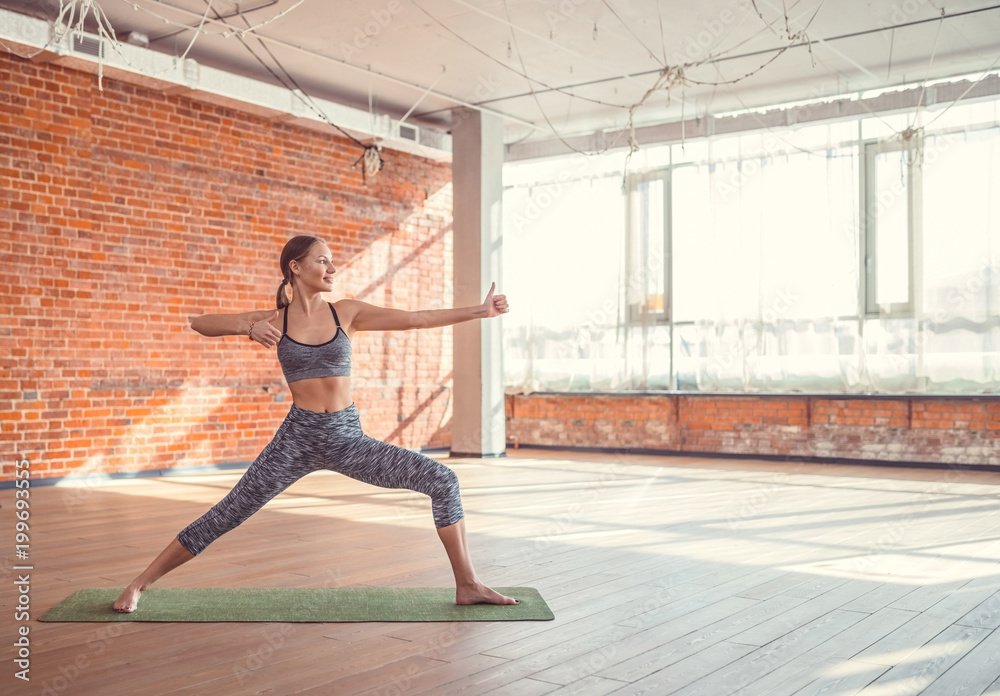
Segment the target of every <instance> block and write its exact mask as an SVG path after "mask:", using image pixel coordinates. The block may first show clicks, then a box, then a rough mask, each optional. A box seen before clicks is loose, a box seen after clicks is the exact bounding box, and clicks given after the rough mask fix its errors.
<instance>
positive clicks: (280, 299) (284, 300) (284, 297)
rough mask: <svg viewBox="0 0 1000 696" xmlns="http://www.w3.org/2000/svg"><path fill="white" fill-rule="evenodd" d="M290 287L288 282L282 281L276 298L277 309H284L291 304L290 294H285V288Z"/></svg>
mask: <svg viewBox="0 0 1000 696" xmlns="http://www.w3.org/2000/svg"><path fill="white" fill-rule="evenodd" d="M286 285H288V281H287V280H283V281H281V285H279V286H278V292H277V293H276V294H275V296H274V306H275V308H276V309H282V308H283V307H287V306H288V305H290V304H291V301H290V300H289V299H288V293H287V292H285V286H286Z"/></svg>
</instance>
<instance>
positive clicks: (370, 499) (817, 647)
mask: <svg viewBox="0 0 1000 696" xmlns="http://www.w3.org/2000/svg"><path fill="white" fill-rule="evenodd" d="M447 461H448V463H449V465H451V466H452V467H453V468H454V469H455V470H456V471H457V472H458V474H459V477H460V480H461V483H462V490H463V497H464V502H465V507H466V512H467V515H468V522H467V524H468V526H469V532H470V545H471V547H472V551H473V556H474V559H475V562H476V565H477V568H478V570H479V573H480V575H481V576H482V577H483V579H484V580H486V581H487V582H489V583H491V584H494V585H500V586H517V585H526V586H532V587H537V588H538V589H539V590H540V591H541V592H542V595H543V596H544V597H545V598H546V600H547V601H548V602H549V604H550V606H551V607H552V609H553V610H554V612H555V614H556V620H555V621H551V622H520V623H492V624H491V623H484V624H479V623H369V624H281V623H268V624H143V623H129V624H51V623H45V624H43V623H39V622H37V620H35V619H37V617H38V616H40V615H41V614H42V613H44V612H45V611H46V610H48V609H49V608H50V607H52V606H53V605H55V604H56V603H58V602H59V601H61V600H62V599H64V598H65V597H67V596H68V595H70V594H71V593H73V592H74V591H76V590H77V589H80V588H83V587H95V586H103V587H121V586H123V585H124V584H126V583H127V582H128V581H129V580H130V579H131V578H132V577H133V576H134V575H135V574H136V573H137V572H138V571H139V570H141V569H142V567H144V566H145V565H146V564H147V563H148V562H149V560H151V559H152V557H153V556H154V555H155V554H156V553H157V552H158V551H159V550H160V549H161V548H162V547H163V545H164V544H165V543H166V542H167V541H169V539H170V538H171V537H172V536H173V535H175V534H176V533H177V531H179V530H180V529H181V528H183V527H184V526H185V525H186V524H188V523H189V522H190V521H192V520H193V519H195V518H196V517H198V516H199V515H200V514H202V513H203V512H204V511H205V510H207V509H208V507H210V506H211V505H212V504H214V503H215V502H216V501H217V500H218V499H219V498H221V497H222V496H223V495H224V494H225V493H226V492H227V491H228V490H229V488H230V487H231V486H232V485H233V484H234V483H235V481H236V480H237V478H238V477H239V475H240V473H241V472H239V471H233V472H222V473H219V472H214V473H205V474H200V475H187V476H171V477H165V478H146V479H132V480H118V481H97V482H95V483H94V484H92V485H77V486H48V487H37V488H33V489H32V491H31V495H32V497H31V502H32V508H31V510H32V516H31V531H32V536H31V554H32V555H31V559H30V563H31V564H32V565H33V566H34V570H33V571H32V573H31V614H32V619H33V620H32V622H31V623H30V629H31V632H30V636H31V677H32V679H31V682H30V684H29V685H25V684H24V683H23V682H20V681H19V680H17V679H15V678H14V676H13V673H14V671H15V670H14V668H13V667H12V662H11V659H12V657H13V653H12V648H11V645H12V643H13V639H14V633H13V628H12V622H11V621H10V617H12V616H13V607H14V604H15V603H16V599H15V597H14V592H13V589H12V587H13V582H12V571H11V570H10V568H11V566H12V565H15V564H16V561H15V560H14V557H13V554H12V552H13V532H12V531H10V530H12V529H13V526H14V517H13V501H14V492H13V491H12V490H4V491H0V504H2V509H0V520H2V523H0V524H2V528H3V529H6V530H8V531H9V533H10V537H11V538H10V539H9V540H8V543H7V547H8V549H7V551H6V553H7V554H8V555H7V558H6V560H7V562H6V563H5V565H4V578H3V590H2V592H0V600H2V604H3V611H4V613H5V616H6V617H7V618H5V620H4V622H3V626H4V627H5V628H4V631H3V636H2V640H0V644H2V645H3V646H4V647H3V648H2V649H0V658H2V659H0V664H3V665H4V667H3V669H4V673H3V674H2V675H0V691H2V693H4V694H8V693H11V694H20V693H25V694H28V693H31V694H72V695H74V696H76V695H80V694H82V695H85V696H86V695H89V694H95V695H99V696H119V695H121V696H124V695H126V694H127V695H129V696H133V695H144V694H153V695H156V696H165V695H170V696H182V695H183V696H188V695H195V694H205V695H211V696H226V695H228V694H273V695H284V694H314V695H320V694H323V695H326V694H336V695H342V694H349V695H352V696H353V695H355V694H358V695H365V696H390V695H398V696H410V695H412V696H416V695H417V694H433V695H437V694H486V693H488V694H493V695H494V696H502V695H505V694H506V695H513V696H533V695H535V694H549V695H552V696H568V695H570V694H572V695H574V696H599V695H603V694H651V695H657V696H659V695H664V696H666V695H667V694H684V695H690V696H693V695H695V694H706V695H711V696H718V695H720V694H742V695H744V696H751V695H757V696H807V695H819V694H823V695H825V696H849V695H852V694H864V695H865V696H882V695H883V694H893V695H894V696H907V695H910V694H926V695H927V696H956V695H963V696H964V695H967V696H977V695H979V694H1000V565H998V557H1000V499H998V493H1000V474H996V473H987V472H962V471H952V470H921V469H904V468H878V467H858V466H848V465H843V466H838V465H819V464H802V463H775V462H761V461H742V460H741V461H737V460H711V459H698V458H691V457H684V458H677V457H673V458H671V457H655V456H639V455H635V456H616V455H611V454H593V453H575V452H554V451H540V450H516V451H511V452H510V454H509V456H508V457H507V458H506V459H502V460H487V461H476V460H447ZM450 584H451V575H450V570H449V569H448V566H447V563H446V560H445V557H444V552H443V549H442V548H441V546H440V544H439V542H438V540H437V536H436V534H435V532H434V530H433V525H432V522H431V517H430V509H429V502H428V501H427V499H426V498H423V497H422V496H419V495H417V494H413V493H410V492H407V491H389V490H383V489H377V488H372V487H368V486H365V485H364V484H360V483H357V482H354V481H351V480H348V479H345V478H343V477H340V476H338V475H335V474H330V473H326V472H321V473H317V474H313V475H311V476H309V477H307V478H305V479H303V480H301V481H299V482H298V483H297V484H295V485H294V486H293V487H292V488H290V489H289V490H288V491H287V492H286V493H284V494H283V495H282V496H279V497H278V498H277V499H275V500H274V501H272V502H271V503H269V504H268V506H267V507H265V508H264V510H262V511H261V512H260V513H258V514H257V515H256V516H254V517H253V518H251V519H250V520H249V521H248V522H246V523H245V524H244V525H243V526H241V527H240V528H238V529H237V530H235V531H233V532H231V533H230V534H228V535H226V536H225V537H223V538H222V539H220V540H219V541H217V542H216V543H215V544H214V545H213V546H212V547H210V548H209V549H208V550H207V551H206V552H205V553H204V554H203V555H202V556H200V557H199V558H197V559H195V560H194V561H192V562H191V563H188V564H187V565H185V566H183V567H181V568H179V569H178V570H176V571H174V572H173V573H172V574H170V575H168V576H167V577H165V578H164V579H162V580H161V581H160V583H159V586H163V587H170V586H173V587H196V586H230V587H254V586H259V587H265V586H296V587H298V586H303V587H306V586H308V587H322V586H326V587H336V586H355V585H377V586H448V585H450Z"/></svg>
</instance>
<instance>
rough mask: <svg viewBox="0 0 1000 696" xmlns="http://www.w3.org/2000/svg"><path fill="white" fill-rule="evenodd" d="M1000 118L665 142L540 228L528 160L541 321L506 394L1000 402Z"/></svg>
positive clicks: (518, 332) (546, 215)
mask: <svg viewBox="0 0 1000 696" xmlns="http://www.w3.org/2000/svg"><path fill="white" fill-rule="evenodd" d="M982 111H983V110H982V109H981V108H980V109H979V112H977V113H980V114H981V113H982ZM998 112H1000V108H998V109H994V110H993V112H992V117H991V118H988V119H985V120H983V121H981V122H980V123H979V124H976V125H968V124H962V123H956V117H955V114H950V115H949V116H950V118H949V119H944V120H942V128H940V129H939V130H938V131H936V132H935V131H930V132H927V133H925V132H923V131H922V130H921V129H919V128H907V127H906V126H907V125H908V124H907V123H906V122H905V121H903V120H902V119H896V120H892V119H891V118H878V119H869V121H871V123H869V122H868V121H864V120H863V121H861V122H860V123H859V122H858V121H854V122H843V123H838V124H831V125H823V126H814V127H811V128H802V129H798V130H792V129H788V130H787V131H782V132H775V131H767V132H763V133H756V134H745V135H740V136H731V137H727V138H719V139H715V140H708V141H701V142H700V143H686V144H685V145H684V146H678V145H673V146H665V147H661V148H659V149H654V150H653V151H651V152H647V153H645V155H646V160H647V166H646V167H642V165H641V162H640V165H639V166H635V162H636V160H641V158H639V157H636V158H634V159H633V166H631V167H630V171H629V172H628V175H627V176H624V177H623V173H622V171H621V160H622V158H620V157H619V158H618V162H617V164H616V163H615V157H614V156H613V155H612V156H605V157H604V158H591V159H590V160H589V162H590V164H588V166H589V167H591V168H593V169H596V170H597V172H598V173H597V174H596V175H593V176H591V178H590V179H587V176H586V175H581V176H580V178H579V180H574V181H573V182H571V183H570V182H567V183H565V184H564V185H563V191H564V192H563V194H562V195H561V197H560V198H559V201H560V202H559V203H553V204H551V205H549V206H547V207H546V208H545V210H544V211H542V213H541V214H540V215H539V216H537V219H536V220H534V221H532V227H531V230H530V233H529V232H526V230H525V226H524V225H523V220H524V219H525V216H524V211H525V210H529V209H531V210H535V209H537V208H538V206H537V205H536V206H535V208H532V207H531V205H532V204H531V201H532V200H534V198H533V197H536V196H537V195H538V194H537V192H538V191H539V190H542V189H540V188H539V187H540V186H543V185H544V183H539V182H544V181H545V174H544V173H543V172H541V170H538V169H536V170H533V171H534V175H533V178H532V177H525V174H524V172H526V171H529V168H527V167H526V166H525V165H518V167H516V168H513V169H514V171H520V174H518V175H517V176H521V177H522V178H523V180H518V179H517V178H516V177H513V178H511V183H510V184H509V187H508V189H507V195H506V197H505V209H504V215H505V247H504V248H505V263H504V265H505V268H506V269H509V268H511V267H517V266H518V265H519V264H521V266H522V267H524V268H525V269H527V268H528V267H530V268H531V271H530V274H531V278H525V279H524V280H523V281H515V283H514V286H513V287H512V286H511V284H510V283H508V284H507V286H506V287H507V291H508V293H509V294H514V293H517V291H518V286H520V287H522V288H523V289H524V290H526V291H529V290H530V298H531V306H532V311H531V317H530V321H526V320H525V319H524V317H523V316H522V317H520V318H518V319H516V320H514V313H512V314H511V315H510V316H511V319H512V321H511V322H508V323H507V328H506V329H505V332H506V333H505V335H506V336H507V338H508V340H507V343H506V348H507V353H506V354H505V360H506V362H507V365H508V368H510V369H508V371H507V384H508V387H509V388H510V389H511V390H521V391H533V390H655V389H662V390H666V389H669V390H691V391H732V392H755V391H756V392H833V393H866V392H871V393H901V392H928V393H993V392H997V391H1000V195H998V192H1000V128H998V127H997V120H998V119H997V113H998ZM970 113H971V111H970ZM949 120H950V123H949ZM991 121H992V122H991ZM595 162H596V164H595ZM535 166H536V167H538V166H542V165H535ZM544 166H545V167H547V168H549V169H550V170H551V169H553V168H554V167H555V168H558V165H556V164H555V163H554V162H549V163H548V164H545V165H544ZM505 176H506V174H505ZM529 180H530V182H531V183H530V184H529V183H528V181H529ZM623 181H624V186H623V185H622V182H623ZM512 215H513V216H517V215H520V216H521V217H520V218H517V217H514V218H511V216H512ZM615 216H620V218H618V220H617V221H616V220H615V219H614V218H615ZM512 219H513V220H517V219H520V220H522V224H521V225H516V224H514V225H512V223H511V220H512ZM553 240H557V241H553ZM571 247H572V248H571ZM559 249H564V250H563V251H559ZM526 257H530V258H532V259H533V261H532V262H530V263H529V264H528V265H527V266H526V265H525V264H524V263H522V261H521V260H522V259H524V258H526ZM583 268H586V269H588V271H589V272H588V273H587V274H586V277H585V279H583V278H581V276H580V275H579V271H580V269H583ZM558 279H562V280H558ZM573 279H575V280H576V283H574V282H573ZM505 280H510V279H505ZM581 283H582V284H583V285H584V286H585V287H586V289H585V290H580V285H581ZM574 285H575V287H576V289H575V290H574V291H573V292H571V293H567V292H565V288H566V287H568V286H574ZM567 297H573V305H574V306H572V307H566V306H565V300H566V298H567ZM515 322H516V323H515ZM511 358H513V361H511Z"/></svg>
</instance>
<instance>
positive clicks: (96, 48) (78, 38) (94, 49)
mask: <svg viewBox="0 0 1000 696" xmlns="http://www.w3.org/2000/svg"><path fill="white" fill-rule="evenodd" d="M73 52H74V53H83V54H84V55H88V56H95V57H97V58H103V57H104V44H103V43H102V42H101V40H100V39H96V38H94V37H92V36H86V35H85V34H73Z"/></svg>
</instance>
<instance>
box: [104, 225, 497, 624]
mask: <svg viewBox="0 0 1000 696" xmlns="http://www.w3.org/2000/svg"><path fill="white" fill-rule="evenodd" d="M332 258H333V257H332V255H331V254H330V249H329V248H328V247H327V245H326V244H325V243H324V242H323V241H322V240H321V239H318V238H316V237H309V236H298V237H293V238H292V239H290V240H289V241H288V243H287V244H285V248H284V249H283V250H282V252H281V273H282V275H283V276H284V280H282V281H281V286H280V287H279V288H278V294H277V298H276V304H277V307H278V309H277V310H260V311H254V312H247V313H245V314H206V315H203V316H200V317H197V318H195V319H194V320H192V322H191V328H193V329H194V330H195V331H197V332H198V333H200V334H202V335H203V336H234V335H235V336H239V335H247V336H249V337H250V339H251V340H253V341H256V342H257V343H259V344H261V345H262V346H265V347H267V348H271V347H273V346H277V347H278V350H277V352H278V362H279V363H281V369H282V372H283V373H284V375H285V380H286V381H287V382H288V388H289V390H290V391H291V392H292V407H291V410H289V412H288V415H287V416H286V417H285V420H284V422H283V423H282V424H281V427H279V428H278V432H277V433H275V435H274V439H272V440H271V442H270V443H268V445H267V446H266V447H265V448H264V450H263V451H262V452H261V453H260V455H259V456H258V457H257V459H256V460H255V461H254V462H253V464H251V465H250V468H248V469H247V471H246V473H245V474H244V475H243V477H242V478H241V479H240V480H239V482H238V483H237V484H236V486H235V487H234V488H233V490H232V491H230V492H229V494H228V495H227V496H226V497H225V498H223V499H222V500H221V501H220V502H219V503H218V504H216V505H215V507H213V508H212V509H211V510H209V511H208V512H207V513H205V514H204V515H203V516H201V517H200V518H198V519H197V520H195V521H194V522H192V523H191V524H190V525H188V526H187V527H186V528H184V529H183V530H182V531H181V532H180V534H178V535H177V538H176V539H174V540H173V541H171V542H170V543H169V544H168V545H167V547H166V548H165V549H163V551H161V552H160V555H159V556H157V557H156V559H155V560H154V561H153V562H152V563H151V564H150V565H149V567H148V568H146V570H144V571H143V572H142V574H141V575H139V576H138V577H137V578H136V579H135V580H133V581H132V583H131V584H130V585H129V586H128V587H126V588H125V589H124V591H122V593H121V595H120V596H119V597H118V599H117V601H115V605H114V608H115V611H118V612H131V611H135V608H136V605H137V604H138V602H139V596H140V595H141V594H142V593H143V591H144V590H145V589H146V588H147V587H149V586H150V585H152V584H153V583H154V582H156V581H157V580H158V579H159V578H161V577H162V576H163V575H164V574H166V573H168V572H169V571H171V570H173V569H174V568H176V567H177V566H179V565H181V564H182V563H186V562H187V561H190V560H191V559H192V558H194V557H195V556H197V555H198V554H200V553H201V552H202V551H204V550H205V548H207V547H208V545H209V544H211V543H212V542H213V541H215V540H216V539H218V538H219V537H220V536H222V535H223V534H225V533H226V532H228V531H230V530H232V529H235V528H236V527H237V526H239V525H240V524H241V523H242V522H244V521H245V520H246V519H247V518H248V517H250V516H251V515H252V514H254V513H255V512H257V511H258V510H260V509H261V508H262V507H263V506H264V504H265V503H266V502H267V501H269V500H270V499H271V498H273V497H274V496H276V495H278V494H279V493H281V492H282V491H283V490H285V489H286V488H288V487H289V486H290V485H292V484H293V483H295V482H296V481H297V480H299V479H300V478H302V477H303V476H305V475H306V474H308V473H310V472H313V471H317V470H319V469H328V470H331V471H338V472H340V473H342V474H344V475H346V476H350V477H351V478H354V479H358V480H359V481H365V482H366V483H371V484H374V485H376V486H382V487H384V488H408V489H410V490H413V491H418V492H420V493H424V494H425V495H428V496H430V498H431V510H432V512H433V515H434V525H435V526H436V527H437V532H438V536H439V537H440V538H441V542H442V543H443V544H444V548H445V551H446V552H447V554H448V560H449V561H450V562H451V568H452V571H453V572H454V574H455V601H456V602H457V603H458V604H479V603H488V604H517V600H516V599H513V598H511V597H505V596H503V595H501V594H499V593H498V592H494V591H493V590H491V589H490V588H489V587H487V586H486V585H484V584H483V583H482V582H480V580H479V578H478V577H477V576H476V571H475V570H474V569H473V567H472V561H471V559H470V558H469V549H468V546H467V545H466V540H465V518H464V513H463V512H462V500H461V498H460V496H459V490H458V478H457V477H456V476H455V472H453V471H452V470H451V469H449V468H448V467H446V466H444V465H443V464H441V463H440V462H438V461H436V460H434V459H431V458H430V457H426V456H424V455H422V454H418V453H417V452H413V451H410V450H406V449H403V448H401V447H397V446H395V445H390V444H387V443H385V442H379V441H378V440H374V439H372V438H370V437H368V436H367V435H365V434H364V432H362V430H361V423H360V421H359V419H358V412H357V409H356V408H355V406H354V402H353V400H352V399H351V385H350V381H351V379H350V374H351V337H352V336H353V335H354V334H355V333H357V332H358V331H394V330H403V329H417V328H420V329H424V328H431V327H438V326H450V325H452V324H458V323H459V322H463V321H470V320H472V319H486V318H489V317H497V316H500V315H501V314H503V313H505V312H506V311H507V299H506V298H505V297H504V296H503V295H494V294H493V291H494V288H495V284H494V286H493V287H491V288H490V291H489V294H488V295H487V296H486V300H485V302H483V304H481V305H478V306H475V307H461V308H457V309H437V310H423V311H415V312H409V311H403V310H398V309H385V308H382V307H375V306H373V305H370V304H366V303H364V302H359V301H357V300H340V301H339V302H336V303H329V302H327V301H326V300H324V299H323V297H322V293H325V292H329V291H330V290H331V289H332V288H333V275H334V273H336V269H335V268H334V267H333V262H332ZM287 286H291V288H292V299H291V302H289V300H288V296H287V293H286V291H285V290H286V287H287ZM278 327H281V328H280V329H279V328H278ZM289 330H290V331H291V334H292V335H294V336H295V338H293V337H292V335H290V334H289Z"/></svg>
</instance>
